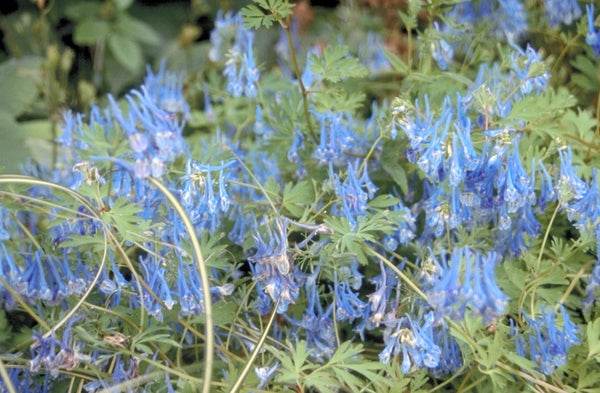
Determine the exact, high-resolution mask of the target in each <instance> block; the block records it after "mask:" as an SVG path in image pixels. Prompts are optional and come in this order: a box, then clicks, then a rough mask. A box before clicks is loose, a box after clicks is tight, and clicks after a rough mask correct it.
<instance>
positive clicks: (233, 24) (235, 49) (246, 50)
mask: <svg viewBox="0 0 600 393" xmlns="http://www.w3.org/2000/svg"><path fill="white" fill-rule="evenodd" d="M232 39H233V46H232V47H231V48H230V49H229V51H228V52H227V54H226V56H225V58H226V60H225V68H224V69H223V76H225V77H226V78H227V91H229V92H230V93H231V95H232V96H234V97H241V96H242V94H245V95H246V96H247V97H256V94H257V92H258V90H257V82H258V79H259V77H260V72H259V70H258V68H257V67H256V65H255V62H254V49H253V44H254V32H252V31H251V30H248V29H246V28H245V27H244V23H243V21H242V15H241V14H236V15H232V14H231V13H229V12H228V13H227V14H225V17H223V14H222V13H219V14H218V15H217V20H216V21H215V28H214V29H213V31H212V33H211V37H210V40H211V43H212V47H211V49H210V51H209V58H210V59H211V60H212V61H221V60H222V59H223V55H222V54H223V51H224V49H223V48H224V44H225V45H227V44H229V43H230V41H231V40H232ZM225 41H227V42H225Z"/></svg>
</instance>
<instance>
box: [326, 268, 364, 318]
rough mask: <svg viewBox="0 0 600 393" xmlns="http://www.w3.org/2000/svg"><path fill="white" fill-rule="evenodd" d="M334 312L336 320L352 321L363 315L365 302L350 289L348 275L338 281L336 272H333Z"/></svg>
mask: <svg viewBox="0 0 600 393" xmlns="http://www.w3.org/2000/svg"><path fill="white" fill-rule="evenodd" d="M334 275H335V277H334V283H333V286H334V290H333V293H334V294H335V306H336V307H335V312H336V318H337V320H338V321H350V322H352V321H354V320H355V319H358V318H361V317H362V316H363V315H364V309H365V308H366V307H367V304H366V303H365V302H363V301H362V300H360V299H359V298H358V294H357V293H356V292H354V291H353V290H352V287H351V285H350V283H349V282H348V281H349V277H347V276H346V277H345V278H344V280H343V281H342V282H340V281H339V277H338V274H337V272H336V273H335V274H334Z"/></svg>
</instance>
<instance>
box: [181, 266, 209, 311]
mask: <svg viewBox="0 0 600 393" xmlns="http://www.w3.org/2000/svg"><path fill="white" fill-rule="evenodd" d="M178 260H179V266H178V268H177V273H178V274H177V284H176V293H177V297H178V298H179V304H180V306H181V309H180V310H179V317H184V316H187V315H193V316H198V315H201V314H203V313H204V298H203V297H201V298H198V297H197V292H196V291H193V290H192V289H191V288H190V285H189V284H188V279H187V274H186V273H187V271H188V270H187V268H186V267H185V265H186V264H185V263H184V262H183V258H181V256H178Z"/></svg>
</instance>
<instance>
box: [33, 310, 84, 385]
mask: <svg viewBox="0 0 600 393" xmlns="http://www.w3.org/2000/svg"><path fill="white" fill-rule="evenodd" d="M79 320H80V318H79V317H73V318H71V319H70V320H69V321H68V322H67V325H66V327H65V330H64V332H63V337H62V341H59V340H58V339H56V337H55V336H54V334H52V335H50V336H49V337H44V336H43V335H41V334H39V333H38V332H36V331H33V337H34V342H33V344H32V345H31V360H29V361H28V362H27V365H28V367H29V370H30V371H32V372H37V371H39V370H40V368H41V367H43V368H44V370H46V371H48V372H49V373H50V376H51V377H52V378H53V379H54V378H57V377H58V375H59V372H60V370H61V369H62V370H73V369H74V368H76V367H77V366H78V365H79V363H80V362H82V361H90V360H91V358H90V357H89V356H87V355H83V354H81V353H80V352H79V348H78V346H77V345H74V343H73V336H72V334H71V329H72V326H73V324H74V323H76V322H78V321H79Z"/></svg>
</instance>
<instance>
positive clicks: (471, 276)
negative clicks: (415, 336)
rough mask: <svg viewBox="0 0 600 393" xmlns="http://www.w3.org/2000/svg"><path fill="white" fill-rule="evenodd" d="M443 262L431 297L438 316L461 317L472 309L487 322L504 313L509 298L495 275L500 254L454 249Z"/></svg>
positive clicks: (430, 300) (460, 318)
mask: <svg viewBox="0 0 600 393" xmlns="http://www.w3.org/2000/svg"><path fill="white" fill-rule="evenodd" d="M442 261H443V263H442V266H441V269H442V271H440V272H439V278H438V280H437V282H435V283H434V285H433V287H432V288H431V290H430V292H429V296H428V298H429V303H430V304H431V306H432V307H433V308H434V310H435V312H436V314H437V316H447V317H449V318H452V319H454V320H462V319H463V318H464V315H465V312H466V310H467V309H470V312H471V313H472V314H473V315H478V316H481V317H482V319H483V322H484V323H486V324H487V323H490V322H491V321H493V320H494V319H496V318H497V317H498V316H499V315H501V314H502V313H503V312H504V309H505V307H506V305H507V304H508V297H507V296H506V295H504V294H503V293H502V291H501V290H500V288H499V287H498V285H497V284H496V281H495V278H494V268H495V265H496V263H497V261H498V255H496V254H495V253H493V252H492V253H489V254H487V255H486V256H482V255H481V254H479V253H477V252H474V251H472V250H471V249H470V248H467V247H465V248H457V249H454V250H453V252H452V255H451V257H450V261H448V262H447V263H446V261H444V260H442Z"/></svg>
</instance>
